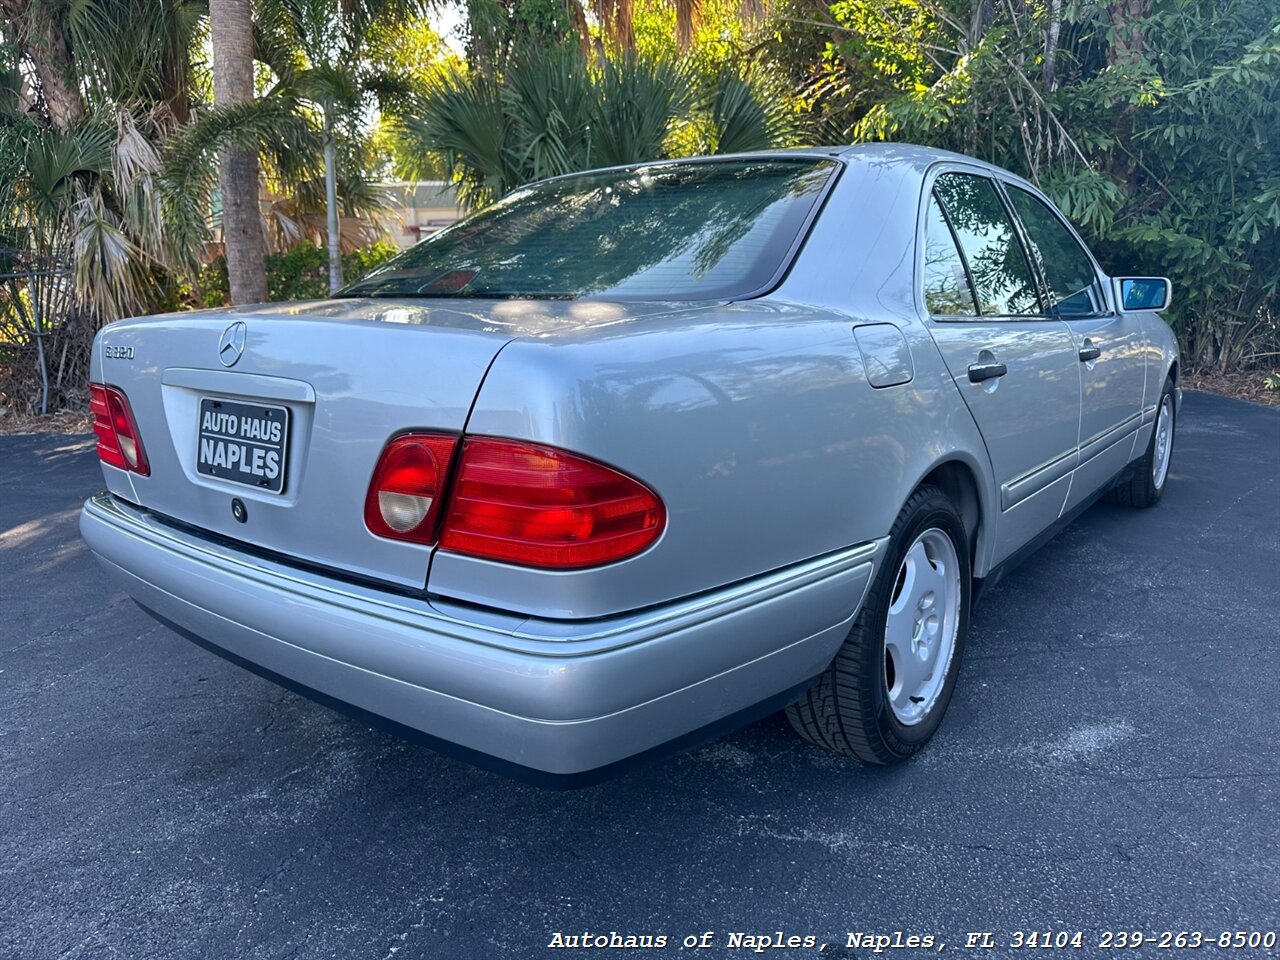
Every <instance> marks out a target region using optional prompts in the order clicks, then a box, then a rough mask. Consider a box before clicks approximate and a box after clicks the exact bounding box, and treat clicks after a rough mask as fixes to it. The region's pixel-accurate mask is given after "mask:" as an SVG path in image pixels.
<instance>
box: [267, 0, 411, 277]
mask: <svg viewBox="0 0 1280 960" xmlns="http://www.w3.org/2000/svg"><path fill="white" fill-rule="evenodd" d="M261 9H262V16H261V17H260V19H259V32H260V35H261V36H262V37H263V38H264V42H263V45H262V46H263V49H264V56H265V57H266V58H267V60H268V61H269V66H270V67H271V68H272V70H273V72H275V74H276V76H277V78H278V80H277V83H276V84H275V86H274V87H273V88H272V89H271V91H270V92H269V93H268V94H267V97H272V98H276V99H277V100H279V101H280V102H281V103H287V104H292V105H293V107H294V114H295V117H297V118H300V119H306V118H307V114H308V113H310V114H313V115H314V116H316V117H317V118H318V127H319V131H318V132H319V135H320V141H321V149H322V153H323V168H324V197H325V203H324V206H325V214H326V233H327V240H328V247H329V289H330V292H335V291H337V290H338V288H339V287H341V286H342V256H341V254H342V245H341V217H340V213H341V211H340V209H339V186H340V185H342V184H343V182H344V177H343V171H342V170H340V160H341V159H342V153H343V144H344V143H346V144H355V143H358V142H359V140H360V127H361V125H362V123H363V122H364V120H365V119H366V118H367V116H368V115H369V113H370V110H371V108H372V107H373V106H374V104H375V103H377V104H381V105H387V104H389V103H390V102H391V101H392V100H394V99H395V98H397V97H400V96H403V95H405V94H407V92H408V87H407V85H406V84H405V83H404V82H403V81H402V80H401V79H400V78H398V77H397V76H396V75H394V73H392V72H391V71H389V70H387V69H385V68H384V67H383V65H381V64H379V63H375V62H372V56H371V54H372V52H373V47H372V44H373V43H374V41H375V39H376V38H377V32H378V31H386V30H388V29H391V28H394V27H395V26H397V25H403V24H404V23H406V22H408V21H409V20H410V19H412V18H414V17H416V16H419V15H420V14H421V13H422V12H423V10H424V9H425V2H424V0H262V4H261ZM298 159H299V158H297V157H293V158H288V157H282V161H284V163H285V164H286V165H296V164H297V163H298ZM305 163H306V161H305V160H303V161H302V166H303V167H305ZM353 172H356V171H353ZM284 179H286V180H287V179H290V178H289V177H288V176H287V175H286V176H285V178H284ZM293 179H298V178H296V177H295V178H293ZM359 179H360V178H358V177H352V178H351V180H350V181H349V182H350V185H351V186H352V187H354V188H355V190H354V191H344V192H359V191H360V184H359ZM345 199H346V200H347V201H348V203H347V206H348V208H349V209H352V210H353V211H354V209H355V207H356V206H357V204H356V203H355V202H353V201H356V200H361V201H363V205H364V206H366V207H367V206H369V205H370V204H371V203H372V204H374V205H376V203H377V201H376V198H373V197H371V196H369V195H368V193H367V191H366V192H365V194H364V196H362V197H357V196H350V195H349V196H347V197H346V198H345Z"/></svg>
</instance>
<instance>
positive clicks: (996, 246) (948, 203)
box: [934, 173, 1040, 316]
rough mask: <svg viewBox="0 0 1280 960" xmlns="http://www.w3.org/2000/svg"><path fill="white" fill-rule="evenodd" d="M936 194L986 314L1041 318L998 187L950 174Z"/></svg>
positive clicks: (937, 186) (936, 187) (942, 179)
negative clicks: (1033, 315) (962, 252)
mask: <svg viewBox="0 0 1280 960" xmlns="http://www.w3.org/2000/svg"><path fill="white" fill-rule="evenodd" d="M934 192H935V193H936V194H937V196H938V198H939V199H940V200H941V201H942V204H943V206H944V207H945V208H946V212H947V217H948V219H950V221H951V226H952V227H953V228H954V229H955V231H956V236H957V237H958V238H959V240H960V247H961V249H962V250H964V255H965V259H966V260H967V261H968V263H969V272H970V274H971V275H972V276H973V285H974V288H975V290H976V291H977V294H978V307H979V309H980V310H981V312H982V313H984V314H993V315H996V316H1026V315H1030V314H1037V313H1039V312H1040V302H1039V300H1038V298H1037V297H1036V288H1035V284H1034V282H1033V281H1032V279H1031V269H1030V267H1029V266H1028V265H1027V258H1026V255H1025V254H1024V253H1023V250H1022V244H1021V243H1019V242H1018V236H1017V234H1016V233H1015V232H1014V229H1013V224H1012V223H1011V222H1010V220H1009V214H1008V212H1007V211H1006V210H1005V207H1004V204H1003V203H1001V202H1000V196H999V194H997V193H996V188H995V185H994V184H992V182H991V181H990V180H988V179H987V178H986V177H977V176H970V175H968V174H961V173H947V174H943V175H942V176H940V177H939V178H938V180H937V183H936V184H935V185H934Z"/></svg>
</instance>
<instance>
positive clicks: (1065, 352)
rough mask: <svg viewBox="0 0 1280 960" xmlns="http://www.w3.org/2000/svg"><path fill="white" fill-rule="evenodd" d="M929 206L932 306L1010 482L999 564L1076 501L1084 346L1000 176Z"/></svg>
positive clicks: (943, 345) (943, 186)
mask: <svg viewBox="0 0 1280 960" xmlns="http://www.w3.org/2000/svg"><path fill="white" fill-rule="evenodd" d="M926 204H927V205H926V213H925V225H924V243H923V255H922V261H923V262H922V268H921V274H922V283H923V305H924V308H925V309H926V310H927V312H928V314H929V327H930V331H931V332H932V334H933V338H934V341H935V342H936V343H937V344H938V349H939V350H940V351H941V353H942V356H943V359H944V360H945V362H946V364H947V367H948V369H949V371H950V373H951V375H952V376H953V377H954V378H955V382H956V386H957V388H958V389H959V391H960V395H961V396H962V397H963V398H964V401H965V403H966V404H967V405H968V407H969V410H970V411H971V412H972V414H973V417H974V420H975V421H976V422H977V424H978V429H979V430H980V431H981V432H982V437H983V440H984V441H985V442H986V445H987V451H988V453H989V454H990V457H991V465H992V468H993V470H994V471H995V476H996V480H997V482H998V484H999V488H1000V490H999V497H1000V499H999V502H1000V511H1001V513H1000V518H999V522H998V523H997V524H996V537H995V555H994V556H993V557H992V559H991V562H992V563H998V562H999V561H1000V560H1003V559H1004V558H1006V557H1007V556H1009V555H1010V554H1011V553H1013V552H1014V551H1015V550H1017V549H1018V548H1019V547H1020V546H1022V545H1023V544H1025V543H1026V542H1027V541H1028V540H1030V539H1031V538H1032V537H1034V536H1035V535H1036V534H1037V533H1039V532H1040V531H1041V530H1043V529H1045V528H1046V527H1048V526H1049V525H1051V524H1052V523H1053V522H1054V521H1055V520H1056V519H1057V518H1058V517H1059V516H1060V515H1061V513H1062V510H1063V507H1064V505H1065V502H1066V495H1067V490H1068V487H1069V485H1070V482H1071V472H1072V470H1073V469H1074V467H1075V465H1076V448H1077V442H1078V439H1079V432H1080V375H1079V373H1078V372H1077V369H1076V368H1077V367H1078V366H1079V360H1078V359H1077V350H1076V346H1075V342H1074V340H1073V338H1072V333H1071V330H1070V329H1069V328H1068V326H1067V324H1066V323H1064V322H1063V321H1062V320H1061V319H1059V318H1056V317H1050V316H1046V315H1045V314H1044V311H1043V307H1042V303H1041V301H1040V296H1039V291H1038V285H1037V283H1036V279H1035V274H1034V273H1033V272H1032V269H1031V265H1030V262H1029V261H1028V258H1027V255H1026V251H1025V250H1024V249H1023V246H1022V243H1021V240H1020V239H1019V237H1018V233H1017V230H1016V229H1015V227H1014V222H1013V220H1012V219H1011V217H1010V214H1009V211H1008V209H1007V208H1006V206H1005V203H1004V201H1003V200H1002V198H1001V196H1000V193H999V191H998V189H997V187H996V185H995V183H994V181H992V180H991V179H990V178H988V177H986V176H983V175H978V174H974V173H967V172H965V173H961V172H958V171H947V172H943V173H941V174H939V175H938V176H937V177H936V179H935V180H934V181H933V184H932V189H931V191H930V193H929V196H928V198H927V202H926Z"/></svg>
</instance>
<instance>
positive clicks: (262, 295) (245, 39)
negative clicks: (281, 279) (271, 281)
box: [209, 0, 267, 303]
mask: <svg viewBox="0 0 1280 960" xmlns="http://www.w3.org/2000/svg"><path fill="white" fill-rule="evenodd" d="M209 33H210V44H211V46H212V47H213V96H214V103H215V104H217V105H219V106H223V107H227V106H235V105H237V104H244V103H249V102H251V101H252V100H253V92H254V91H253V14H252V10H251V6H250V0H209ZM220 169H221V175H220V177H219V182H220V183H221V186H222V238H223V243H224V246H225V249H226V258H227V280H228V285H229V287H230V290H231V302H232V303H260V302H262V301H263V300H266V299H267V275H266V271H265V268H264V266H263V262H264V261H263V245H262V214H261V211H260V209H259V204H258V191H259V185H258V154H257V152H256V151H255V150H254V149H253V147H252V146H243V145H240V144H236V143H231V144H228V145H227V146H226V147H225V148H224V149H223V152H222V162H221V168H220Z"/></svg>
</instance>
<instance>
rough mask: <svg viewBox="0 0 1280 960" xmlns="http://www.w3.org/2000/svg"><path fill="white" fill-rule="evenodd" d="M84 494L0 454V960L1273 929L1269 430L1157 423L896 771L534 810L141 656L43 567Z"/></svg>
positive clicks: (81, 594)
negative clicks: (1165, 462) (1132, 474)
mask: <svg viewBox="0 0 1280 960" xmlns="http://www.w3.org/2000/svg"><path fill="white" fill-rule="evenodd" d="M100 487H101V482H100V475H99V471H98V465H97V461H96V459H95V456H94V453H93V446H92V442H91V440H90V439H89V438H84V437H54V436H26V437H0V609H2V615H0V957H4V958H13V960H40V958H54V957H56V958H67V960H70V958H93V960H96V958H105V957H126V958H130V960H134V958H139V960H140V958H150V957H174V958H196V957H210V958H284V957H299V958H322V957H323V958H328V957H332V958H343V960H355V958H372V960H383V958H391V957H394V958H397V960H404V958H437V957H438V958H449V960H453V958H471V957H476V958H486V960H487V958H508V957H510V958H523V957H544V956H552V957H554V956H572V955H578V954H577V953H576V952H575V951H573V950H556V951H548V950H546V945H547V944H548V943H550V942H551V940H552V937H553V935H554V933H555V932H556V931H560V932H562V933H565V934H580V933H582V932H584V931H591V932H592V933H606V934H607V933H609V932H610V931H618V932H619V933H621V934H623V935H626V934H629V933H630V934H653V935H666V936H667V937H668V938H669V945H668V947H667V948H666V949H665V950H656V951H626V954H635V953H637V952H640V953H642V954H643V955H645V956H684V955H699V956H720V955H737V956H753V955H755V954H752V953H751V952H750V951H749V950H745V949H743V950H736V951H730V950H728V949H727V948H726V946H725V944H726V941H727V937H728V934H729V933H730V932H732V931H745V932H748V933H752V934H755V933H766V934H767V933H773V932H776V931H783V932H784V933H785V934H787V935H791V934H797V935H805V934H813V935H816V937H817V939H818V941H819V942H828V943H830V945H831V946H830V947H829V948H828V951H827V953H828V955H833V956H842V957H849V956H859V957H864V956H869V955H870V954H869V953H867V952H865V951H858V950H849V949H847V935H848V933H849V932H850V931H871V932H892V931H904V932H905V933H908V934H909V933H916V934H921V935H927V934H933V935H936V936H938V938H939V940H940V941H942V942H945V943H946V944H947V952H948V953H952V954H959V955H964V954H965V953H966V952H967V951H965V950H964V949H963V946H964V935H965V934H966V933H968V932H972V931H984V932H992V933H993V934H994V935H995V939H996V942H997V943H1004V942H1006V941H1007V940H1008V938H1009V937H1010V936H1011V935H1012V933H1013V931H1017V930H1028V931H1029V930H1040V931H1044V930H1050V931H1059V930H1067V931H1075V930H1080V931H1083V932H1084V934H1085V937H1084V948H1083V950H1082V951H1076V952H1074V953H1072V954H1071V955H1075V956H1093V955H1098V954H1106V955H1112V954H1114V953H1115V952H1116V951H1103V950H1101V949H1100V948H1098V946H1097V944H1096V941H1097V939H1098V937H1099V936H1100V934H1101V932H1102V931H1105V930H1120V929H1123V930H1142V931H1146V932H1148V933H1154V932H1159V931H1165V930H1169V931H1182V930H1203V931H1205V932H1210V931H1212V932H1213V934H1214V935H1215V936H1216V935H1217V933H1218V932H1219V931H1222V930H1237V929H1239V930H1280V628H1278V627H1277V610H1280V410H1273V409H1265V408H1263V407H1259V406H1254V405H1250V404H1245V403H1242V402H1239V401H1233V400H1226V399H1222V398H1218V397H1212V396H1208V395H1205V394H1188V395H1187V398H1186V401H1185V405H1184V409H1183V416H1182V419H1181V422H1180V423H1179V425H1178V437H1177V444H1176V447H1175V451H1174V460H1173V467H1172V475H1171V481H1170V486H1169V488H1168V491H1167V493H1166V496H1165V499H1164V501H1163V502H1162V503H1161V504H1160V505H1159V506H1158V507H1157V508H1156V509H1154V510H1151V511H1135V510H1128V509H1123V508H1119V507H1112V506H1105V505H1100V506H1096V507H1094V508H1092V509H1091V510H1090V511H1088V512H1087V513H1086V514H1085V515H1084V516H1083V517H1082V518H1081V519H1080V520H1078V521H1077V522H1076V523H1075V524H1073V525H1072V526H1071V527H1069V528H1068V529H1067V530H1066V531H1065V532H1064V533H1062V534H1061V535H1060V536H1059V537H1058V538H1057V539H1055V540H1054V541H1053V542H1052V543H1050V544H1049V545H1048V546H1047V547H1045V548H1044V549H1043V550H1042V551H1040V552H1039V553H1038V554H1037V555H1036V556H1035V557H1034V558H1033V559H1031V560H1030V561H1028V562H1027V563H1026V564H1025V565H1024V566H1022V567H1021V568H1019V569H1018V570H1017V571H1016V572H1014V573H1013V574H1011V575H1010V576H1009V577H1008V578H1006V579H1005V580H1004V581H1002V582H1001V583H1000V584H999V586H998V587H997V588H996V589H995V590H994V591H993V592H991V593H990V594H989V595H988V596H987V597H986V598H985V599H984V601H983V603H982V604H981V605H980V606H979V607H978V609H977V611H976V614H975V617H974V621H973V628H972V635H971V638H970V645H969V649H968V652H967V657H966V661H965V664H964V668H963V671H962V673H961V678H960V683H959V687H958V690H957V694H956V698H955V701H954V702H953V704H952V707H951V711H950V714H949V716H948V717H947V721H946V723H945V724H944V725H943V728H942V731H941V732H940V734H939V736H938V737H937V739H936V740H935V741H934V743H933V744H932V745H931V746H930V747H929V748H928V749H927V750H926V751H925V752H924V753H923V754H921V755H920V756H919V757H918V758H917V759H916V760H915V761H914V762H913V763H911V764H909V765H908V766H906V767H904V768H900V769H895V770H890V771H884V770H874V769H867V768H859V767H856V766H848V765H845V764H844V763H842V762H840V761H838V760H836V759H835V758H833V757H831V756H829V755H827V754H825V753H823V752H821V751H819V750H818V749H816V748H812V747H809V746H806V745H805V744H803V743H801V742H800V741H799V740H798V739H797V738H795V737H794V736H793V735H792V734H791V732H790V730H789V728H788V727H787V725H786V722H785V720H783V719H782V718H781V717H773V718H770V719H768V720H766V721H763V722H761V723H758V724H756V725H754V726H752V727H750V728H748V729H745V730H743V731H741V732H739V733H737V734H734V735H732V736H730V737H728V738H726V739H723V740H720V741H717V742H715V743H712V744H710V745H708V746H706V747H703V748H701V749H698V750H696V751H694V752H692V753H687V754H684V755H680V756H677V757H674V758H671V759H669V760H666V761H664V762H662V763H661V764H659V765H656V766H653V767H650V768H648V769H645V770H642V771H637V772H634V773H631V774H628V775H626V776H624V777H622V778H619V779H617V780H614V781H611V782H609V783H606V784H604V785H601V786H596V787H592V788H589V789H585V790H580V791H572V792H559V793H557V792H547V791H543V790H540V789H538V788H535V787H530V786H525V785H521V784H518V783H513V782H511V781H508V780H506V779H503V778H501V777H499V776H496V775H493V774H489V773H485V772H481V771H479V770H476V769H473V768H472V767H469V766H467V765H465V764H463V763H461V762H458V761H455V760H451V759H446V758H443V757H441V756H439V755H436V754H434V753H432V752H430V751H429V750H427V749H425V748H422V747H418V746H414V745H410V744H407V743H405V742H402V741H399V740H397V739H395V738H393V737H391V736H389V735H387V734H385V733H382V732H377V731H373V730H370V729H367V728H365V727H363V726H361V725H359V724H358V723H356V722H354V721H352V720H349V719H347V718H345V717H342V716H339V715H337V714H334V713H332V712H330V711H328V710H326V709H324V708H323V707H320V706H317V705H315V704H313V703H311V702H309V701H307V700H304V699H302V698H300V697H298V696H295V695H293V694H290V693H286V692H285V691H283V690H281V689H280V688H277V687H275V686H273V685H271V684H269V683H268V682H266V681H264V680H262V679H259V678H258V677H255V676H253V675H250V674H249V673H247V672H243V671H241V670H239V669H237V668H235V667H232V666H230V665H228V664H226V663H224V662H223V661H221V660H219V659H217V658H215V657H214V656H212V655H210V654H209V653H206V652H205V651H203V650H201V649H199V648H197V647H195V646H194V645H192V644H190V643H188V642H187V641H185V640H182V639H180V638H178V637H177V636H175V635H174V634H172V633H170V632H169V631H167V630H166V629H165V628H163V627H161V626H159V625H158V624H156V623H155V622H153V621H152V620H150V619H149V618H148V617H146V616H145V615H144V614H142V613H141V612H140V611H139V610H138V609H137V608H136V607H134V606H133V605H132V603H131V602H130V601H128V600H126V598H125V597H124V596H123V595H122V594H120V593H119V592H117V591H116V590H115V589H113V588H112V587H111V586H110V585H109V584H108V582H107V579H106V577H105V576H104V575H103V574H102V573H101V572H100V571H99V569H98V567H97V565H96V564H95V563H94V561H93V560H92V558H91V557H90V556H89V554H88V552H87V550H86V549H85V547H84V545H83V544H82V543H81V541H80V539H79V536H78V532H77V513H78V510H79V506H80V503H81V501H82V500H83V499H84V497H85V496H86V495H88V494H91V493H93V492H96V491H97V490H98V489H99V488H100ZM711 930H714V931H716V936H715V938H714V940H713V942H714V943H715V944H716V946H715V947H712V948H709V949H707V950H698V951H685V950H683V949H682V948H681V940H682V939H683V938H684V937H685V936H686V935H693V934H702V933H704V932H706V931H711ZM1265 952H1266V951H1256V952H1254V951H1249V950H1240V951H1231V952H1230V955H1232V956H1254V955H1263V954H1264V953H1265ZM1051 953H1052V954H1054V955H1060V953H1061V952H1060V951H1051ZM1178 953H1180V951H1176V950H1175V951H1157V950H1154V949H1149V948H1143V949H1141V950H1139V951H1133V950H1128V951H1123V955H1125V956H1149V955H1161V956H1167V955H1176V954H1178ZM1216 953H1217V951H1216V950H1200V951H1194V952H1192V955H1205V954H1210V955H1216ZM583 955H587V954H583ZM589 955H594V956H600V955H618V954H613V953H611V952H610V951H607V950H605V951H601V950H594V951H591V952H590V954H589ZM768 955H771V956H795V955H801V954H800V953H799V952H791V951H779V950H771V951H769V953H768ZM882 955H884V956H895V955H896V956H899V957H907V956H923V955H924V954H923V953H920V952H918V951H912V950H887V951H886V952H885V953H884V954H882ZM987 955H988V956H992V955H999V956H1004V955H1006V951H1005V950H997V951H987Z"/></svg>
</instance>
